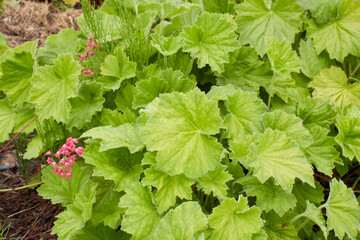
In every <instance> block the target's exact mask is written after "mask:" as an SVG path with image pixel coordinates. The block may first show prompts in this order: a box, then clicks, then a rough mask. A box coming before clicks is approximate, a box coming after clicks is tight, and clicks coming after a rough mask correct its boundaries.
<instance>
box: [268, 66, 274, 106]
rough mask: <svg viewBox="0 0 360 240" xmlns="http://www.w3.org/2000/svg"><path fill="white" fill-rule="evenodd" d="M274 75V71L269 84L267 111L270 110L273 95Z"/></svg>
mask: <svg viewBox="0 0 360 240" xmlns="http://www.w3.org/2000/svg"><path fill="white" fill-rule="evenodd" d="M275 75H276V72H275V71H274V73H273V76H272V78H271V85H270V92H269V99H268V106H267V107H268V111H270V104H271V97H272V95H273V88H274V85H275Z"/></svg>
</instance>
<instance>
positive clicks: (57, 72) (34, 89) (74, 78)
mask: <svg viewBox="0 0 360 240" xmlns="http://www.w3.org/2000/svg"><path fill="white" fill-rule="evenodd" d="M80 72H81V67H80V66H79V65H78V63H77V62H75V60H74V59H73V57H72V56H71V55H69V54H65V55H59V56H58V58H57V59H56V60H55V65H54V66H44V67H39V68H38V69H37V72H36V74H34V75H33V77H32V78H31V80H30V81H31V90H30V100H31V102H33V103H35V104H36V110H35V112H36V114H38V115H40V118H43V119H48V118H50V117H53V118H54V119H55V120H57V121H61V122H67V121H68V118H69V114H70V103H69V98H71V97H75V96H77V91H78V83H79V79H78V75H79V74H80Z"/></svg>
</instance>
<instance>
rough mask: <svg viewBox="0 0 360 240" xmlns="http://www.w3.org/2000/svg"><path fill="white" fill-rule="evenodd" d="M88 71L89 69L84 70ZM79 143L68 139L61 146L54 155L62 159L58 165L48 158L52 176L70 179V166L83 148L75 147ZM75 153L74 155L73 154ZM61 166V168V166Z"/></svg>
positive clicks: (81, 152)
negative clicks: (52, 172) (56, 175)
mask: <svg viewBox="0 0 360 240" xmlns="http://www.w3.org/2000/svg"><path fill="white" fill-rule="evenodd" d="M86 71H90V72H91V70H90V69H88V70H86ZM77 143H79V141H78V139H77V138H72V137H69V138H68V139H67V140H66V143H65V144H63V145H62V146H61V148H60V149H59V151H57V152H56V153H55V154H54V157H56V158H58V159H60V156H61V155H62V156H63V158H61V159H60V160H59V162H58V163H56V162H55V161H54V159H53V158H50V157H48V158H47V160H46V162H47V163H48V164H50V163H51V166H52V167H53V169H54V170H53V171H54V174H59V175H60V176H61V177H62V178H64V177H66V179H70V178H71V176H72V174H71V173H72V168H71V166H72V165H74V164H75V160H76V158H77V156H80V157H81V156H82V154H83V150H84V147H83V146H80V147H76V145H75V144H77ZM73 153H75V154H73ZM45 155H51V152H50V151H48V152H47V153H46V154H45ZM61 165H62V166H61Z"/></svg>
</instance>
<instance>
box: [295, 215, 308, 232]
mask: <svg viewBox="0 0 360 240" xmlns="http://www.w3.org/2000/svg"><path fill="white" fill-rule="evenodd" d="M309 221H310V219H309V218H307V219H306V220H305V221H304V222H303V223H302V224H301V225H300V226H299V227H298V228H296V231H297V232H299V231H300V230H301V229H302V228H303V227H304V226H305V225H306V224H307V223H308V222H309Z"/></svg>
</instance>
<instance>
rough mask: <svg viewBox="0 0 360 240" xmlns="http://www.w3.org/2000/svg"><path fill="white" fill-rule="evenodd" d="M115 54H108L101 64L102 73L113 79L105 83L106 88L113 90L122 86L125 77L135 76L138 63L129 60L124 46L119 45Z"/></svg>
mask: <svg viewBox="0 0 360 240" xmlns="http://www.w3.org/2000/svg"><path fill="white" fill-rule="evenodd" d="M114 54H115V56H114V55H108V56H107V57H106V58H105V61H104V62H103V63H102V64H101V74H102V75H104V76H108V77H111V81H110V82H107V83H106V84H104V85H103V86H104V88H106V89H112V90H113V91H114V90H116V89H118V88H120V86H121V83H122V82H123V81H124V80H125V79H129V78H132V77H135V72H136V63H134V62H131V61H129V57H127V56H126V54H125V52H124V48H123V47H117V48H116V49H115V52H114Z"/></svg>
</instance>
